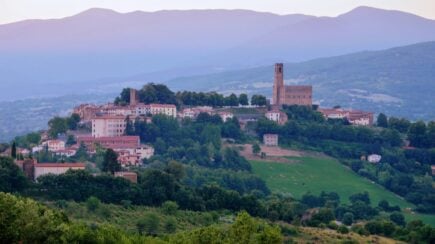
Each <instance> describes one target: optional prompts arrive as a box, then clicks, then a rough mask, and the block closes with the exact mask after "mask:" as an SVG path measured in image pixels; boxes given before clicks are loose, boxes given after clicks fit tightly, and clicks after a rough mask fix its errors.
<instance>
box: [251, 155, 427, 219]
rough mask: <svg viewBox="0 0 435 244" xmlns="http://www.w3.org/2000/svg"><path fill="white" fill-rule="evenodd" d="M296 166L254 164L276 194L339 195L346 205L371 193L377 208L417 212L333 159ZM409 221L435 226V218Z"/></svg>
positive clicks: (301, 161) (305, 160)
mask: <svg viewBox="0 0 435 244" xmlns="http://www.w3.org/2000/svg"><path fill="white" fill-rule="evenodd" d="M292 159H294V160H295V163H290V164H283V163H267V162H261V161H251V163H252V166H253V170H254V172H255V173H256V174H258V175H259V176H260V177H261V178H262V179H264V180H265V181H266V183H267V185H268V186H269V188H270V189H271V190H272V191H274V192H281V193H290V194H292V195H293V196H294V197H295V198H300V197H301V196H302V195H303V194H304V193H306V192H311V193H314V194H319V193H320V192H321V191H328V192H329V191H335V192H337V193H338V194H339V195H340V197H341V201H342V202H348V198H349V196H350V195H352V194H354V193H358V192H363V191H367V192H369V195H370V198H371V200H372V203H373V204H374V205H377V203H378V202H379V201H380V200H382V199H385V200H387V201H388V202H390V204H392V205H399V206H400V207H401V208H402V209H405V208H408V207H409V208H413V207H414V205H413V204H411V203H408V202H407V201H405V200H403V199H401V198H400V197H398V196H397V195H395V194H393V193H392V192H390V191H388V190H386V189H384V188H383V187H381V186H379V185H377V184H375V183H372V182H370V181H369V180H367V179H364V178H362V177H360V176H358V175H357V174H355V173H354V172H353V171H351V170H350V169H348V168H346V167H344V166H343V165H341V164H340V163H339V162H337V161H335V160H333V159H329V158H308V157H303V158H292ZM406 217H407V218H408V219H422V220H423V221H425V222H427V223H430V224H432V225H435V217H434V216H433V215H421V214H418V215H411V214H406Z"/></svg>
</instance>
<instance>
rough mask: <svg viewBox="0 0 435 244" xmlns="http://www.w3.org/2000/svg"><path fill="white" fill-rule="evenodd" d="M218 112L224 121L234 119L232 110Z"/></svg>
mask: <svg viewBox="0 0 435 244" xmlns="http://www.w3.org/2000/svg"><path fill="white" fill-rule="evenodd" d="M217 114H218V115H219V116H220V117H221V119H222V121H223V122H226V121H227V120H229V119H232V118H233V117H234V114H233V113H231V112H225V111H224V112H218V113H217Z"/></svg>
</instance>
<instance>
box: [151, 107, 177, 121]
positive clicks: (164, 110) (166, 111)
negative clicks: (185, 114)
mask: <svg viewBox="0 0 435 244" xmlns="http://www.w3.org/2000/svg"><path fill="white" fill-rule="evenodd" d="M148 106H149V107H150V111H151V114H152V115H157V114H163V115H167V116H170V117H174V118H176V117H177V107H175V105H174V104H149V105H148Z"/></svg>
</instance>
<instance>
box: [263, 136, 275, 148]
mask: <svg viewBox="0 0 435 244" xmlns="http://www.w3.org/2000/svg"><path fill="white" fill-rule="evenodd" d="M263 144H264V145H266V146H278V135H277V134H264V135H263Z"/></svg>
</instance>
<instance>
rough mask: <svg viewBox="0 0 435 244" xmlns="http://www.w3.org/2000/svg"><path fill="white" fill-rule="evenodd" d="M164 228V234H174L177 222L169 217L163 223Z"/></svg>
mask: <svg viewBox="0 0 435 244" xmlns="http://www.w3.org/2000/svg"><path fill="white" fill-rule="evenodd" d="M164 228H165V231H166V233H169V234H170V233H174V232H175V231H176V230H177V221H176V220H175V218H174V217H170V218H168V219H166V221H165V223H164Z"/></svg>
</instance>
